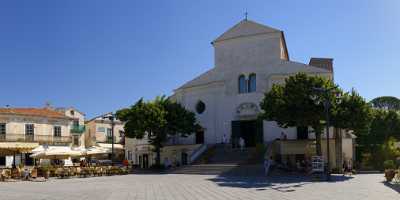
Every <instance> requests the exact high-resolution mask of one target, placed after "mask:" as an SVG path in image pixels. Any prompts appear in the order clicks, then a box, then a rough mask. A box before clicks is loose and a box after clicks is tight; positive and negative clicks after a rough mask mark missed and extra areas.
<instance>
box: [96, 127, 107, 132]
mask: <svg viewBox="0 0 400 200" xmlns="http://www.w3.org/2000/svg"><path fill="white" fill-rule="evenodd" d="M97 132H102V133H104V132H106V128H104V127H97Z"/></svg>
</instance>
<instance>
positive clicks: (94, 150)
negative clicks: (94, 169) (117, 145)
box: [86, 146, 110, 156]
mask: <svg viewBox="0 0 400 200" xmlns="http://www.w3.org/2000/svg"><path fill="white" fill-rule="evenodd" d="M108 153H110V151H109V150H108V149H106V148H102V147H98V146H92V147H89V148H87V149H86V155H88V156H92V155H99V154H108Z"/></svg>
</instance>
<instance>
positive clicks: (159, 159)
mask: <svg viewBox="0 0 400 200" xmlns="http://www.w3.org/2000/svg"><path fill="white" fill-rule="evenodd" d="M156 166H157V167H159V166H161V148H160V146H159V145H157V147H156Z"/></svg>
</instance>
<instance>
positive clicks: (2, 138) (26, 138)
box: [0, 134, 72, 143]
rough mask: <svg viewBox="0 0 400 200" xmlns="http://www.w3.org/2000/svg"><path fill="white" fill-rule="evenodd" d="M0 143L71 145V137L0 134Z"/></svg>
mask: <svg viewBox="0 0 400 200" xmlns="http://www.w3.org/2000/svg"><path fill="white" fill-rule="evenodd" d="M0 142H39V143H70V142H72V137H71V136H53V135H25V134H0Z"/></svg>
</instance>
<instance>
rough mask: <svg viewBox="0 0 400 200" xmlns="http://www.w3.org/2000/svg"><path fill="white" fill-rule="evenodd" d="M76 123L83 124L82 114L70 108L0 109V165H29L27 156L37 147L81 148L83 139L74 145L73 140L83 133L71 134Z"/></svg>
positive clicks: (30, 160)
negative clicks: (75, 136)
mask: <svg viewBox="0 0 400 200" xmlns="http://www.w3.org/2000/svg"><path fill="white" fill-rule="evenodd" d="M81 118H82V119H81ZM79 122H81V123H80V124H82V126H83V125H84V119H83V114H80V113H79V112H78V111H74V109H72V108H70V109H61V110H60V109H59V110H57V109H55V108H53V107H51V106H49V105H47V106H46V107H44V108H10V107H7V108H0V166H7V167H11V166H13V165H14V166H15V165H19V164H23V165H33V164H34V163H33V158H32V157H31V156H30V155H32V153H34V152H32V150H34V149H35V148H38V147H40V146H41V145H45V146H49V145H52V146H59V147H65V148H67V147H68V148H69V147H71V146H79V145H84V140H82V142H80V141H79V140H78V141H76V145H75V143H74V142H75V139H74V137H73V136H74V135H77V134H78V137H77V138H78V139H79V136H80V135H82V138H83V133H84V130H83V131H79V132H78V131H75V132H78V133H76V134H75V132H74V134H72V132H73V131H72V130H75V129H76V128H75V127H76V126H80V124H79ZM73 139H74V140H73Z"/></svg>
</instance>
